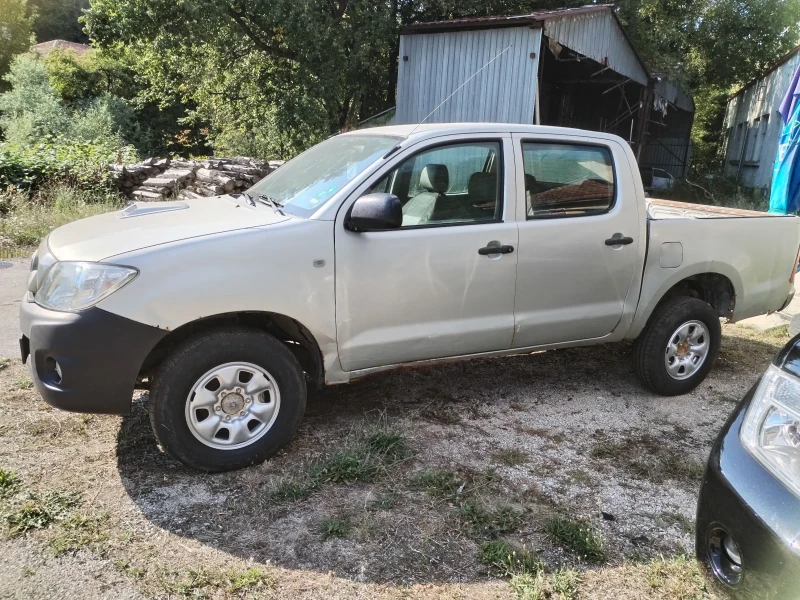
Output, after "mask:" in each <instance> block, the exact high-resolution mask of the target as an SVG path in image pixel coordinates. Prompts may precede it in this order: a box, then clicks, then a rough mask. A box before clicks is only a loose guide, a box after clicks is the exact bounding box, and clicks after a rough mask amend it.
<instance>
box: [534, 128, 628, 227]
mask: <svg viewBox="0 0 800 600" xmlns="http://www.w3.org/2000/svg"><path fill="white" fill-rule="evenodd" d="M522 157H523V162H524V165H525V200H526V204H527V212H528V219H537V218H545V217H559V216H568V217H580V216H585V215H593V214H600V213H604V212H607V211H608V210H609V209H610V208H611V206H612V204H613V203H614V165H613V163H612V160H611V152H610V151H609V150H608V149H607V148H603V147H600V146H580V145H575V144H548V143H538V142H530V143H529V142H523V144H522Z"/></svg>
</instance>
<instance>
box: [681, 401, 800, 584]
mask: <svg viewBox="0 0 800 600" xmlns="http://www.w3.org/2000/svg"><path fill="white" fill-rule="evenodd" d="M754 391H755V387H753V389H751V390H750V391H749V392H748V394H747V395H746V396H745V398H744V399H743V400H742V402H741V403H740V405H739V407H738V408H737V409H736V411H735V412H734V414H733V415H731V417H730V418H729V419H728V422H727V423H726V424H725V427H724V428H723V430H722V432H721V433H720V435H719V437H718V438H717V441H716V443H715V444H714V447H713V449H712V451H711V457H710V458H709V462H708V466H707V467H706V472H705V475H704V477H703V484H702V486H701V489H700V499H699V502H698V505H697V523H696V539H695V541H696V552H697V558H698V560H700V562H701V563H703V564H705V565H706V566H707V567H708V569H709V571H711V572H713V571H714V570H717V571H719V570H720V565H719V557H718V554H719V553H718V550H717V551H716V552H717V558H715V556H714V554H715V550H714V548H717V549H718V548H719V543H718V542H719V539H720V538H719V534H720V533H722V534H723V538H724V535H729V536H731V537H732V539H733V540H734V541H735V542H736V545H737V546H738V549H739V551H740V554H741V561H740V562H741V569H740V571H739V572H738V574H737V573H736V572H733V575H734V577H733V579H736V578H737V576H738V579H739V580H738V582H736V583H733V584H724V587H726V588H727V591H728V593H729V594H731V595H732V596H734V597H737V598H759V599H762V598H773V599H776V600H778V599H781V600H782V599H784V598H786V599H788V598H800V499H798V498H797V497H796V496H795V495H794V494H792V493H791V492H790V491H789V490H788V489H786V487H784V486H783V484H782V483H781V482H780V481H778V480H777V479H775V478H774V477H773V476H772V474H771V473H770V472H769V471H767V470H766V469H765V468H764V467H763V466H761V464H760V463H759V462H758V461H756V459H755V458H753V456H751V454H750V453H749V452H748V451H747V450H746V449H745V448H744V446H742V444H741V442H740V440H739V429H740V428H741V425H742V421H743V419H744V414H745V412H746V410H747V407H748V406H749V405H750V400H751V398H752V397H753V392H754ZM722 560H723V562H724V561H725V558H724V555H723V559H722ZM724 566H725V565H722V567H723V568H724ZM730 574H731V573H730V572H729V573H728V575H730ZM724 578H725V577H724V574H723V579H724ZM718 579H719V578H718Z"/></svg>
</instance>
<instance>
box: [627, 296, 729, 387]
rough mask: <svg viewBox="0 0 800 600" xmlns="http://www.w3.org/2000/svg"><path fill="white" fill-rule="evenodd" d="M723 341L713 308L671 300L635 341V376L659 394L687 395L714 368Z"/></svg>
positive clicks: (682, 299) (695, 301) (686, 300)
mask: <svg viewBox="0 0 800 600" xmlns="http://www.w3.org/2000/svg"><path fill="white" fill-rule="evenodd" d="M721 340H722V327H721V326H720V323H719V317H718V316H717V313H716V311H715V310H714V308H713V307H712V306H711V305H710V304H708V303H706V302H703V301H702V300H698V299H697V298H687V297H678V298H672V299H670V300H667V301H665V302H664V303H663V304H662V305H661V306H659V307H658V309H656V313H655V314H654V315H653V316H652V317H651V318H650V322H649V323H648V324H647V327H646V328H645V330H644V331H643V332H642V334H641V335H640V336H639V338H638V339H637V340H636V345H635V347H634V363H635V366H636V373H637V375H638V376H639V378H640V379H641V380H642V382H644V383H645V385H647V386H648V387H649V388H650V389H652V390H653V391H654V392H656V393H658V394H662V395H664V396H676V395H679V394H686V393H687V392H690V391H691V390H693V389H694V388H696V387H697V386H698V385H699V384H700V383H701V382H702V381H703V380H704V379H705V378H706V375H708V372H709V371H710V370H711V368H712V367H713V366H714V362H716V360H717V355H718V354H719V346H720V342H721Z"/></svg>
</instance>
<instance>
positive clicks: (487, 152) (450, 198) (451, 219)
mask: <svg viewBox="0 0 800 600" xmlns="http://www.w3.org/2000/svg"><path fill="white" fill-rule="evenodd" d="M500 156H501V155H500V144H499V143H498V142H472V143H467V144H452V145H447V146H437V147H435V148H431V149H430V150H425V151H423V152H420V153H419V154H416V155H414V156H412V157H411V158H409V159H407V160H406V161H405V162H403V163H402V164H401V165H400V166H399V167H397V168H396V169H395V170H393V171H391V172H390V173H389V174H388V175H386V176H384V177H383V178H382V179H381V180H380V181H379V182H378V183H376V184H375V185H374V186H372V188H371V189H370V190H369V192H370V193H372V192H385V193H390V194H394V195H395V196H397V197H398V198H400V202H402V204H403V227H419V226H424V225H428V226H435V225H453V224H470V223H481V222H492V221H498V220H500V218H501V214H502V199H501V193H500V190H501V189H502V187H501V183H502V182H501V178H502V174H501V169H500V168H499V164H498V161H499V160H500Z"/></svg>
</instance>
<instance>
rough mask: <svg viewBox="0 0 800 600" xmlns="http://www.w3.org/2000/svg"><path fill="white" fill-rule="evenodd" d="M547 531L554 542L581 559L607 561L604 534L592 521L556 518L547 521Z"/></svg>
mask: <svg viewBox="0 0 800 600" xmlns="http://www.w3.org/2000/svg"><path fill="white" fill-rule="evenodd" d="M545 530H546V531H547V534H548V535H549V536H550V539H551V540H552V541H553V542H555V543H557V544H558V545H560V546H561V547H562V548H564V549H565V550H568V551H569V552H571V553H573V554H575V555H576V556H578V557H579V558H581V559H583V560H586V561H588V562H593V563H602V562H603V561H605V558H606V554H605V549H604V543H603V536H602V533H601V532H600V530H599V528H598V527H597V526H596V525H595V524H594V523H592V522H591V521H589V520H587V519H573V518H569V517H563V516H555V517H551V518H549V519H547V521H546V522H545Z"/></svg>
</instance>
